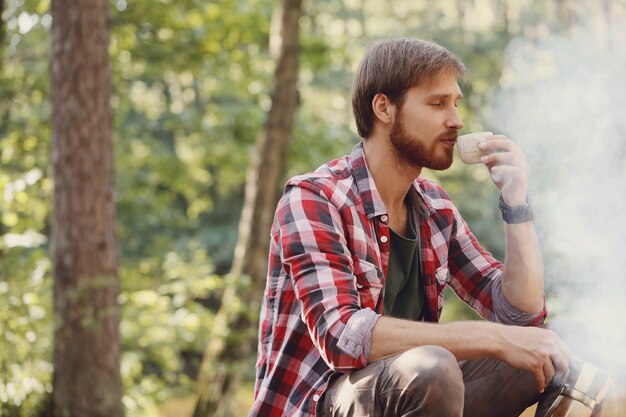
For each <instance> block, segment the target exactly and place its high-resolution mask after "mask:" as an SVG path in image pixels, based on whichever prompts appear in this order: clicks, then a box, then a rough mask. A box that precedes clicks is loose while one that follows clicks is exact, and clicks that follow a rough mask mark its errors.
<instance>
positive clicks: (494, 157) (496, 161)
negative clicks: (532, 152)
mask: <svg viewBox="0 0 626 417" xmlns="http://www.w3.org/2000/svg"><path fill="white" fill-rule="evenodd" d="M480 161H481V162H482V163H484V164H485V165H510V166H520V167H521V166H522V164H523V161H522V160H521V158H520V157H519V156H518V155H516V154H514V153H512V152H494V153H490V154H489V155H484V156H483V157H482V158H480Z"/></svg>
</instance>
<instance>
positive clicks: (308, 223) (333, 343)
mask: <svg viewBox="0 0 626 417" xmlns="http://www.w3.org/2000/svg"><path fill="white" fill-rule="evenodd" d="M409 197H410V198H411V200H412V201H413V202H415V203H416V204H413V206H414V212H415V215H416V216H417V218H418V219H419V223H418V224H419V232H420V241H421V248H420V260H421V271H420V272H421V275H420V277H421V280H422V282H423V285H424V288H425V295H426V305H425V307H424V320H428V321H434V322H436V321H438V319H439V316H440V314H441V309H442V307H443V299H444V298H443V294H444V289H445V287H446V285H450V286H451V287H452V289H453V290H454V291H455V292H456V294H457V295H458V296H459V297H460V298H461V299H462V300H464V301H465V302H466V303H467V304H468V305H470V306H471V307H472V308H473V309H475V310H476V311H477V312H478V313H479V314H480V315H481V316H482V317H484V318H486V319H488V320H491V321H496V322H500V323H507V324H519V325H538V324H541V323H542V322H543V319H544V318H545V315H546V312H545V309H544V311H543V312H542V313H540V314H538V315H531V314H526V313H523V312H520V311H519V310H516V309H515V308H514V307H513V306H511V305H510V304H509V303H508V302H507V301H506V299H505V298H504V297H503V295H502V290H501V286H500V279H501V276H502V264H500V263H499V262H498V261H497V260H495V259H494V258H493V257H492V256H491V254H489V253H488V252H487V251H485V250H484V249H483V248H482V247H481V246H480V245H479V243H478V241H477V240H476V238H475V237H474V235H473V234H472V232H471V231H470V230H469V228H468V226H467V224H466V223H465V221H464V220H463V218H462V217H461V215H460V214H459V212H458V210H457V209H456V207H455V206H454V205H453V204H452V202H451V201H450V198H449V197H448V195H447V194H446V193H445V191H444V190H443V189H442V188H441V187H439V186H438V185H437V184H435V183H433V182H432V181H428V180H425V179H422V178H418V179H417V180H416V181H415V183H414V184H413V187H412V188H411V190H410V193H409ZM387 216H388V215H387V210H386V209H385V206H384V204H383V202H382V200H381V198H380V195H379V193H378V191H377V190H376V186H375V185H374V180H373V178H372V176H371V174H370V172H369V170H368V169H367V165H366V162H365V156H364V153H363V146H362V144H359V145H357V146H356V147H355V148H354V150H353V151H352V154H351V155H350V156H345V157H343V158H340V159H336V160H334V161H332V162H330V163H328V164H326V165H323V166H322V167H320V168H318V169H317V170H316V171H315V172H313V173H309V174H306V175H301V176H297V177H294V178H292V179H290V180H289V181H288V182H287V186H286V188H285V192H284V195H283V197H282V198H281V200H280V202H279V203H278V207H277V209H276V216H275V219H274V224H273V227H272V232H271V247H270V254H269V270H268V276H267V285H266V289H265V294H264V299H263V307H262V309H261V318H260V326H259V345H258V357H257V364H256V371H257V379H256V385H255V400H254V405H253V408H252V411H251V412H250V416H263V417H283V416H307V417H310V416H314V415H315V407H316V403H317V401H318V400H319V398H320V396H321V395H322V394H323V392H324V390H325V389H326V387H327V385H328V381H329V380H330V379H331V378H332V377H333V376H334V375H337V374H338V373H347V372H351V371H354V370H356V369H360V368H363V367H365V366H366V365H367V364H368V357H369V349H370V343H371V334H372V329H373V327H374V325H375V324H376V320H377V319H378V317H380V315H381V314H382V313H383V288H384V283H385V274H386V270H387V264H388V260H389V226H388V217H387Z"/></svg>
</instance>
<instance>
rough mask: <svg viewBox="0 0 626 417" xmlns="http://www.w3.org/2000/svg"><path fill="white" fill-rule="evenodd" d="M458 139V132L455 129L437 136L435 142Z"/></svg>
mask: <svg viewBox="0 0 626 417" xmlns="http://www.w3.org/2000/svg"><path fill="white" fill-rule="evenodd" d="M458 137H459V132H458V130H456V129H449V130H447V131H445V132H443V133H442V134H441V135H439V136H437V140H440V141H441V140H457V138H458Z"/></svg>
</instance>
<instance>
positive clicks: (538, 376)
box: [533, 369, 546, 392]
mask: <svg viewBox="0 0 626 417" xmlns="http://www.w3.org/2000/svg"><path fill="white" fill-rule="evenodd" d="M533 375H534V377H535V382H537V390H538V391H539V392H543V390H544V389H545V387H546V376H545V373H544V372H543V369H540V370H537V371H535V372H534V373H533Z"/></svg>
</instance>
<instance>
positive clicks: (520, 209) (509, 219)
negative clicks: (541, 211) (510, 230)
mask: <svg viewBox="0 0 626 417" xmlns="http://www.w3.org/2000/svg"><path fill="white" fill-rule="evenodd" d="M498 205H499V206H500V211H501V212H502V220H504V221H505V222H506V223H508V224H519V223H526V222H530V221H533V220H535V211H534V210H533V206H531V205H530V204H529V203H528V198H527V199H526V203H525V204H522V205H519V206H509V205H507V204H506V203H505V202H504V199H503V198H502V193H500V197H499V198H498Z"/></svg>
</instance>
